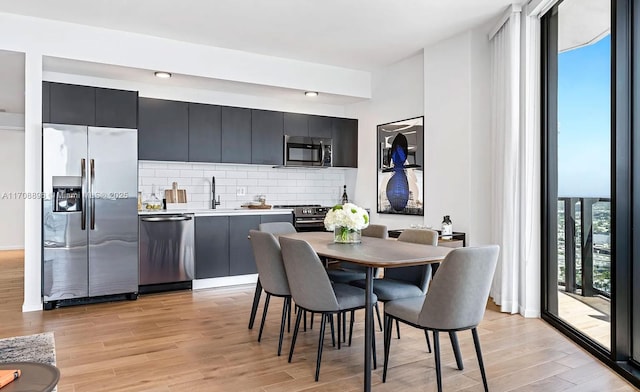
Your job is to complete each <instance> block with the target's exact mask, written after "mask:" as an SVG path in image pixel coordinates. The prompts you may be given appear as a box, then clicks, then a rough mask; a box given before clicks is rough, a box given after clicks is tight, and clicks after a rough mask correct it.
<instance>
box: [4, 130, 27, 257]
mask: <svg viewBox="0 0 640 392" xmlns="http://www.w3.org/2000/svg"><path fill="white" fill-rule="evenodd" d="M0 157H2V164H1V165H0V179H2V180H1V181H0V216H1V217H2V223H1V224H0V250H7V249H22V248H23V247H24V198H23V195H20V194H19V193H21V192H24V130H13V129H3V128H2V125H0ZM16 193H18V194H16Z"/></svg>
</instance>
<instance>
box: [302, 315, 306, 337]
mask: <svg viewBox="0 0 640 392" xmlns="http://www.w3.org/2000/svg"><path fill="white" fill-rule="evenodd" d="M303 312H304V316H302V317H304V331H305V332H307V311H306V310H304V311H303Z"/></svg>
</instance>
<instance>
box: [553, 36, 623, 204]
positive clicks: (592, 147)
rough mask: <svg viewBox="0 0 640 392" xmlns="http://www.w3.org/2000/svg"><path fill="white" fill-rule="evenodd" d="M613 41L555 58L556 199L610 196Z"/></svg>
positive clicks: (609, 39) (603, 40)
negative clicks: (556, 115)
mask: <svg viewBox="0 0 640 392" xmlns="http://www.w3.org/2000/svg"><path fill="white" fill-rule="evenodd" d="M610 146H611V36H610V35H607V36H606V37H604V38H603V39H601V40H600V41H598V42H596V43H594V44H592V45H587V46H583V47H581V48H578V49H574V50H570V51H567V52H563V53H560V54H559V56H558V196H559V197H568V196H572V197H587V196H588V197H610V186H611V185H610V184H611V174H610V168H611V163H610V161H611V149H610Z"/></svg>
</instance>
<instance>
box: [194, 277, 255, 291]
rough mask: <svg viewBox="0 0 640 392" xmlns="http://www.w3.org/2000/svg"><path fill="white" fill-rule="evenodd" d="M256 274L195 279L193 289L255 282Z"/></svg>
mask: <svg viewBox="0 0 640 392" xmlns="http://www.w3.org/2000/svg"><path fill="white" fill-rule="evenodd" d="M257 281H258V274H251V275H238V276H225V277H222V278H209V279H196V280H194V281H193V290H199V289H210V288H213V287H227V286H236V285H240V284H249V283H256V282H257Z"/></svg>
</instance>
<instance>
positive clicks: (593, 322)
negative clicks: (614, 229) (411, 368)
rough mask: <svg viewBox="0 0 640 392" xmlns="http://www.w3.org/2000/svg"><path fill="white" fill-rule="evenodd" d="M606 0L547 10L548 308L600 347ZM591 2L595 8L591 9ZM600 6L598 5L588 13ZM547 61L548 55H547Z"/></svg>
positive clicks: (606, 282) (606, 239)
mask: <svg viewBox="0 0 640 392" xmlns="http://www.w3.org/2000/svg"><path fill="white" fill-rule="evenodd" d="M609 1H610V0H597V1H589V2H584V1H581V0H565V1H563V2H562V3H560V4H559V5H558V6H557V8H556V9H555V10H554V14H553V16H552V17H551V19H552V20H551V21H550V22H551V23H552V26H551V27H552V30H553V37H549V39H555V43H554V44H555V45H554V46H555V50H554V53H550V54H549V55H550V56H553V57H554V58H553V59H552V61H553V63H554V68H555V75H554V76H555V78H554V79H555V81H554V83H555V86H554V87H555V90H556V91H555V92H554V94H555V95H556V96H555V97H554V101H555V103H556V113H557V119H556V124H555V129H554V130H553V132H549V134H548V137H549V138H554V139H555V140H554V145H555V146H556V148H555V151H553V152H552V151H549V153H550V154H551V153H553V154H554V155H555V157H554V161H555V163H556V165H555V166H556V167H554V168H550V169H551V170H553V171H554V172H555V173H554V174H555V177H556V178H555V181H554V183H553V184H550V185H551V186H552V188H554V189H553V190H552V193H555V196H556V197H555V199H556V203H555V205H551V206H549V207H550V209H551V210H553V208H555V209H556V211H555V213H554V215H556V219H557V225H556V227H557V233H556V235H555V241H553V244H550V245H552V246H553V248H552V251H555V259H556V263H554V264H556V265H555V266H554V267H555V268H553V270H554V271H549V272H550V273H553V274H555V276H554V277H553V281H554V285H555V286H556V290H557V294H555V295H554V301H556V303H555V304H552V306H551V312H552V313H553V314H554V316H557V317H559V318H560V319H562V320H563V321H564V322H566V323H568V324H570V325H571V326H573V327H575V328H576V329H578V330H580V331H581V332H582V333H584V334H585V335H587V336H589V337H590V338H592V339H593V340H595V341H596V342H598V343H599V344H601V345H602V346H603V347H605V348H607V349H608V348H609V347H610V343H611V334H610V324H609V322H610V317H611V306H610V298H611V257H610V253H611V240H610V238H611V236H610V226H611V213H610V210H611V208H610V207H611V203H610V201H611V191H610V190H611V178H610V171H611V165H610V162H611V147H610V146H611V34H610V20H611V18H610V12H609V7H608V4H609ZM594 7H597V8H599V9H595V10H594V9H592V8H594ZM595 11H599V12H595ZM550 60H551V59H550Z"/></svg>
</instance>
